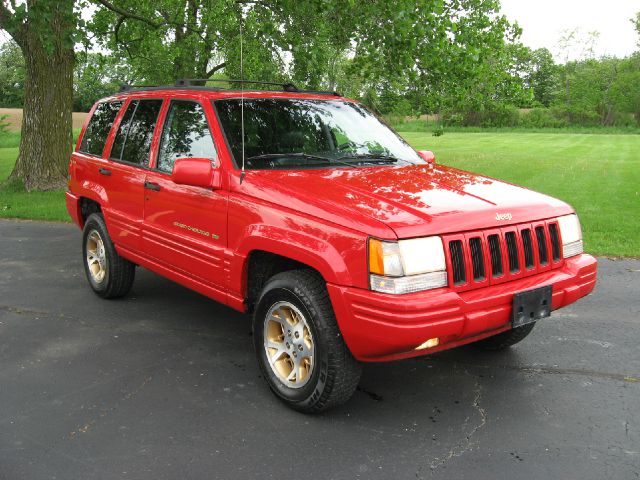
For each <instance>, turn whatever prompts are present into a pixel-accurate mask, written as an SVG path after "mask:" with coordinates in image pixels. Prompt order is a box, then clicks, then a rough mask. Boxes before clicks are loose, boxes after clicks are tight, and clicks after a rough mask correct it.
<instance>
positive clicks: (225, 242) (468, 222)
mask: <svg viewBox="0 0 640 480" xmlns="http://www.w3.org/2000/svg"><path fill="white" fill-rule="evenodd" d="M185 83H186V82H185ZM69 171H70V181H69V190H68V192H67V194H66V199H67V207H68V210H69V213H70V215H71V216H72V218H73V220H74V221H75V222H76V223H77V224H78V225H79V226H80V227H81V228H82V229H83V243H82V245H83V259H84V266H85V271H86V274H87V279H88V281H89V284H90V285H91V288H92V289H93V290H94V291H95V292H96V293H97V294H98V295H100V296H101V297H104V298H115V297H120V296H123V295H125V294H126V293H127V292H128V291H129V290H130V288H131V285H132V283H133V279H134V274H135V268H136V266H138V265H139V266H143V267H145V268H148V269H149V270H152V271H154V272H157V273H159V274H160V275H164V276H165V277H167V278H170V279H172V280H174V281H176V282H178V283H180V284H182V285H185V286H187V287H189V288H191V289H193V290H196V291H198V292H200V293H202V294H203V295H206V296H208V297H210V298H213V299H215V300H217V301H219V302H222V303H224V304H226V305H229V306H230V307H232V308H235V309H237V310H239V311H241V312H246V313H252V314H253V339H254V343H255V349H256V353H257V357H258V361H259V364H260V367H261V369H262V371H263V373H264V376H265V378H266V380H267V382H268V383H269V386H270V387H271V389H272V390H273V391H274V392H275V394H276V395H277V396H278V397H279V398H281V399H282V400H284V401H285V402H286V403H287V404H289V405H290V406H291V407H293V408H296V409H298V410H302V411H320V410H323V409H325V408H327V407H330V406H332V405H336V404H339V403H342V402H344V401H346V400H347V399H348V398H349V397H350V396H351V395H352V393H353V392H354V390H355V388H356V386H357V384H358V380H359V377H360V364H361V362H371V361H387V360H395V359H401V358H408V357H414V356H418V355H425V354H429V353H432V352H437V351H440V350H445V349H449V348H453V347H457V346H460V345H463V344H467V343H472V342H474V343H476V344H477V345H479V346H481V347H483V348H486V349H491V350H497V349H502V348H506V347H509V346H511V345H513V344H515V343H517V342H519V341H520V340H522V339H523V338H524V337H526V336H527V334H528V333H529V332H530V331H531V330H532V328H533V327H534V325H535V322H536V321H537V320H539V319H541V318H543V317H547V316H549V314H550V312H551V311H552V310H555V309H558V308H561V307H563V306H565V305H568V304H570V303H572V302H574V301H576V300H577V299H579V298H580V297H583V296H585V295H587V294H588V293H589V292H591V291H592V289H593V288H594V285H595V282H596V260H595V259H594V258H593V257H591V256H590V255H586V254H584V253H583V247H582V233H581V229H580V224H579V222H578V217H577V216H576V214H575V213H574V211H573V209H572V208H571V207H570V206H569V205H567V204H566V203H564V202H561V201H559V200H556V199H554V198H551V197H548V196H546V195H542V194H539V193H535V192H532V191H530V190H526V189H524V188H520V187H517V186H515V185H510V184H507V183H504V182H500V181H497V180H494V179H491V178H486V177H482V176H479V175H475V174H472V173H468V172H464V171H460V170H457V169H454V168H449V167H445V166H441V165H437V164H435V162H434V160H433V155H432V154H431V153H430V152H416V151H415V150H414V149H412V148H411V147H410V146H409V145H408V144H407V143H406V142H405V141H403V139H402V138H400V137H399V136H398V135H397V134H396V133H394V132H393V131H392V130H391V129H390V128H389V127H388V126H386V125H385V124H384V123H383V122H381V121H380V120H379V119H378V118H376V116H375V115H373V114H372V113H371V112H370V111H369V110H367V109H366V108H365V107H364V106H362V105H361V104H359V103H358V102H355V101H353V100H348V99H346V98H343V97H341V96H339V95H337V94H333V93H327V92H310V91H300V90H297V89H296V88H295V87H293V86H292V85H286V86H285V88H284V89H283V90H282V91H237V90H236V91H232V90H223V89H216V88H206V87H192V86H188V84H187V85H183V86H176V87H155V88H144V89H128V90H125V91H123V92H121V93H119V94H116V95H113V96H111V97H109V98H105V99H103V100H100V101H99V102H98V103H97V104H96V105H95V106H94V107H93V109H92V112H91V114H90V115H89V118H88V120H87V122H86V124H85V126H84V128H83V131H82V133H81V135H80V138H79V139H78V144H77V147H76V150H75V152H74V153H73V154H72V156H71V162H70V166H69Z"/></svg>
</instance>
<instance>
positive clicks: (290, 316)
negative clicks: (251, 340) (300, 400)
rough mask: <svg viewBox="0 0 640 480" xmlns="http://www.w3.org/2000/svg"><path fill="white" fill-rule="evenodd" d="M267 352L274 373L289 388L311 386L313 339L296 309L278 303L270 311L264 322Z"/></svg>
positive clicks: (286, 303) (302, 317) (287, 303)
mask: <svg viewBox="0 0 640 480" xmlns="http://www.w3.org/2000/svg"><path fill="white" fill-rule="evenodd" d="M264 350H265V353H266V355H267V360H268V361H269V365H270V366H271V370H272V371H273V373H275V375H276V377H278V379H279V380H280V381H281V382H282V383H284V384H285V385H286V386H287V387H291V388H300V387H303V386H304V385H306V384H307V382H308V381H309V379H310V378H311V374H312V372H313V364H314V358H313V354H314V345H313V336H312V335H311V329H310V328H309V325H307V321H306V320H305V318H304V315H303V314H302V312H300V310H299V309H298V308H297V307H296V306H295V305H293V304H291V303H289V302H278V303H276V304H274V305H273V306H272V307H271V308H270V309H269V312H268V313H267V315H266V317H265V320H264Z"/></svg>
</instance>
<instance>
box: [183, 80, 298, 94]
mask: <svg viewBox="0 0 640 480" xmlns="http://www.w3.org/2000/svg"><path fill="white" fill-rule="evenodd" d="M195 82H198V83H200V82H204V83H207V82H219V83H242V84H245V83H249V84H253V85H273V86H278V87H282V89H283V90H284V91H285V92H299V91H300V90H299V89H298V87H296V86H295V85H294V84H293V83H280V82H265V81H264V80H237V79H229V80H225V79H222V78H180V79H178V80H176V87H190V86H192V85H193V84H194V83H195Z"/></svg>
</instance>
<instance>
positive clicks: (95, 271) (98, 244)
mask: <svg viewBox="0 0 640 480" xmlns="http://www.w3.org/2000/svg"><path fill="white" fill-rule="evenodd" d="M86 251H87V267H88V268H89V274H90V275H91V278H92V279H93V281H94V282H95V283H102V281H103V280H104V277H105V275H106V274H107V256H106V253H105V250H104V242H103V241H102V237H101V236H100V234H99V233H98V231H97V230H91V231H90V232H89V235H87V245H86Z"/></svg>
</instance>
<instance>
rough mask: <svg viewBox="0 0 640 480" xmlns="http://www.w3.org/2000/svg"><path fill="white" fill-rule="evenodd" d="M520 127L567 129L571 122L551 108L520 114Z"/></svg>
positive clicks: (534, 109) (531, 110)
mask: <svg viewBox="0 0 640 480" xmlns="http://www.w3.org/2000/svg"><path fill="white" fill-rule="evenodd" d="M520 126H521V127H525V128H566V127H568V126H569V122H568V121H567V119H566V118H562V117H561V116H559V115H558V112H555V111H554V109H550V108H532V109H530V110H526V111H522V112H520Z"/></svg>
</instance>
